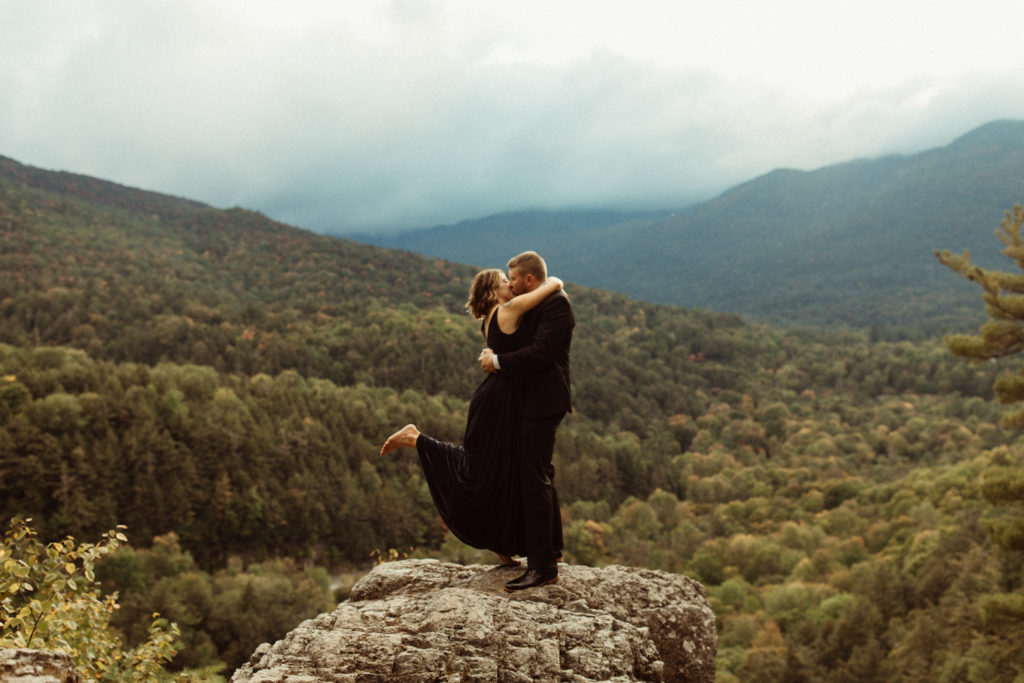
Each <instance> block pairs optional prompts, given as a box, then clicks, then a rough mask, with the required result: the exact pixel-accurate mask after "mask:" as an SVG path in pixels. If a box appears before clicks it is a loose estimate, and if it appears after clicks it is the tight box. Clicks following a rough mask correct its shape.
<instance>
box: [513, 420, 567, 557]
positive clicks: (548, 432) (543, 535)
mask: <svg viewBox="0 0 1024 683" xmlns="http://www.w3.org/2000/svg"><path fill="white" fill-rule="evenodd" d="M563 417H564V415H562V414H559V415H554V416H550V417H543V418H524V420H523V433H522V434H523V435H522V442H521V445H522V449H523V451H522V453H523V458H522V468H521V470H520V481H521V484H522V487H521V493H522V501H523V523H524V526H525V532H526V551H527V555H526V558H527V568H529V569H539V570H544V569H551V568H553V567H555V566H556V562H557V561H558V558H559V557H560V556H561V555H562V511H561V508H560V507H559V505H558V492H557V491H556V490H555V482H554V479H555V466H554V465H553V464H552V462H551V459H552V455H553V454H554V450H555V432H557V431H558V425H559V424H560V423H561V422H562V418H563Z"/></svg>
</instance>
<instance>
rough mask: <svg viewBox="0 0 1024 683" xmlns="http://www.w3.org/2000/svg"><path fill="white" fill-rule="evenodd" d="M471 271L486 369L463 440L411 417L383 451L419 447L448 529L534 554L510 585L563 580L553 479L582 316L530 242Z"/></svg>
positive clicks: (476, 543)
mask: <svg viewBox="0 0 1024 683" xmlns="http://www.w3.org/2000/svg"><path fill="white" fill-rule="evenodd" d="M508 269H509V270H508V277H506V276H505V274H504V273H503V272H502V271H500V270H497V269H490V270H483V271H481V272H480V273H478V274H477V275H476V277H475V278H474V279H473V285H472V287H471V288H470V293H469V301H468V302H467V304H466V306H467V308H468V309H469V311H470V313H471V314H472V315H473V317H475V318H477V319H479V320H481V321H482V322H481V332H482V333H483V336H484V339H485V340H486V343H487V346H486V348H485V349H484V350H483V351H482V352H481V354H480V357H479V358H478V359H477V360H478V361H479V362H480V367H481V369H482V370H483V371H484V372H485V373H487V376H486V377H485V378H484V380H483V381H482V382H481V383H480V385H479V386H478V387H477V389H476V391H475V392H474V394H473V398H472V400H471V401H470V404H469V413H468V416H467V421H466V433H465V437H464V439H463V444H462V445H461V446H456V445H453V444H450V443H446V442H443V441H439V440H437V439H434V438H432V437H430V436H427V435H426V434H422V433H421V432H420V431H419V430H418V429H417V428H416V426H415V425H406V426H405V427H403V428H402V429H400V430H399V431H397V432H395V433H394V434H392V435H391V436H390V437H389V438H388V440H387V441H385V442H384V446H383V447H382V448H381V451H380V453H381V455H384V454H386V453H388V452H390V451H393V450H395V449H397V448H400V447H402V446H410V447H415V448H416V450H417V452H418V453H419V457H420V464H421V465H422V467H423V473H424V476H425V478H426V480H427V484H428V485H429V487H430V493H431V496H432V497H433V499H434V504H435V505H436V506H437V510H438V512H439V513H440V515H441V519H443V520H444V523H445V525H446V526H447V527H448V529H449V530H450V531H451V532H452V533H453V534H455V536H456V537H458V538H459V539H460V540H461V541H463V542H464V543H467V544H468V545H471V546H473V547H475V548H483V549H488V550H493V551H494V552H495V553H497V555H498V557H499V558H500V559H501V561H502V564H505V565H509V566H515V565H518V564H519V563H518V562H517V561H516V560H515V559H513V558H514V557H516V556H520V557H526V558H527V569H526V572H525V573H524V574H523V575H522V576H520V577H518V578H516V579H514V580H512V581H509V582H508V583H507V584H505V589H506V590H509V591H516V590H523V589H526V588H534V587H536V586H543V585H546V584H549V583H554V582H555V581H557V580H558V564H557V563H558V560H559V558H560V557H561V555H562V519H561V511H560V508H559V504H558V494H557V492H556V491H555V485H554V474H555V470H554V466H553V465H552V462H551V460H552V454H553V452H554V447H555V432H556V431H557V429H558V425H559V424H560V423H561V421H562V418H563V417H565V415H566V413H568V412H569V411H570V410H571V409H572V404H571V399H570V395H569V346H570V345H571V343H572V332H573V328H574V327H575V325H576V319H575V316H574V315H573V310H572V306H571V305H570V304H569V299H568V297H566V295H565V293H564V292H563V291H562V281H561V280H559V279H558V278H555V277H550V278H549V277H548V276H547V266H546V265H545V263H544V260H543V259H542V258H541V257H540V256H539V255H538V254H536V253H535V252H532V251H528V252H525V253H523V254H520V255H519V256H516V257H515V258H513V259H512V260H510V261H509V262H508Z"/></svg>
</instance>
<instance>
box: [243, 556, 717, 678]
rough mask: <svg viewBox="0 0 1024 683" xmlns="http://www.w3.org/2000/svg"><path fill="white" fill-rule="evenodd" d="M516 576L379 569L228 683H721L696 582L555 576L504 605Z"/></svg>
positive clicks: (577, 572) (567, 570)
mask: <svg viewBox="0 0 1024 683" xmlns="http://www.w3.org/2000/svg"><path fill="white" fill-rule="evenodd" d="M519 571H520V570H518V569H514V568H504V567H488V566H482V565H473V566H462V565H456V564H449V563H443V562H438V561H436V560H405V561H401V562H389V563H385V564H382V565H379V566H377V567H376V568H375V569H374V570H373V571H371V572H370V573H369V574H367V575H366V576H365V577H363V578H362V579H361V580H360V581H359V582H358V583H356V585H355V586H354V587H353V589H352V593H351V595H350V597H349V599H348V600H347V601H345V602H343V603H341V604H340V605H339V606H338V608H337V609H336V610H335V611H334V612H332V613H330V614H322V615H320V616H319V617H316V618H315V619H311V620H309V621H305V622H303V623H302V624H300V625H299V626H298V627H297V628H296V629H295V630H293V631H292V632H291V633H289V634H288V635H287V636H286V637H285V638H284V639H283V640H280V641H278V642H277V643H275V644H273V645H269V644H267V643H264V644H263V645H261V646H260V647H259V648H257V650H256V652H255V653H254V654H253V655H252V657H251V658H250V661H249V663H248V664H246V665H244V666H242V667H241V668H240V669H239V670H238V671H236V672H235V674H234V676H232V678H231V680H232V682H233V683H243V682H251V683H257V682H260V683H270V682H272V681H280V682H282V683H283V682H285V681H287V682H289V683H313V682H319V681H392V680H396V681H523V682H527V681H579V682H583V681H712V680H714V677H715V653H716V651H717V636H716V632H715V616H714V614H713V613H712V611H711V608H710V606H709V605H708V602H707V598H706V596H705V593H704V587H703V586H701V585H700V584H699V583H697V582H696V581H693V580H692V579H689V578H687V577H685V576H679V575H676V574H669V573H666V572H660V571H653V570H648V569H635V568H630V567H620V566H612V567H607V568H604V569H595V568H592V567H582V566H575V565H559V581H558V583H556V584H553V585H549V586H543V587H541V588H534V589H530V590H526V591H522V592H519V593H506V592H505V591H504V584H505V582H506V581H508V580H509V579H512V578H515V577H516V576H518V572H519Z"/></svg>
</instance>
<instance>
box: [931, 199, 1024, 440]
mask: <svg viewBox="0 0 1024 683" xmlns="http://www.w3.org/2000/svg"><path fill="white" fill-rule="evenodd" d="M1022 225H1024V207H1021V206H1020V205H1019V204H1018V205H1015V206H1014V207H1013V212H1012V213H1011V212H1009V211H1007V212H1006V217H1005V218H1004V219H1003V221H1002V223H1001V224H1000V229H999V230H997V231H996V235H997V236H998V237H999V239H1000V240H1001V241H1002V242H1003V244H1005V245H1006V246H1005V247H1004V248H1003V251H1002V253H1003V254H1004V255H1005V256H1006V257H1007V258H1010V259H1012V260H1013V261H1014V262H1016V264H1017V266H1018V267H1019V268H1021V269H1022V270H1024V238H1022V237H1021V234H1020V232H1021V226H1022ZM935 256H936V257H937V258H938V259H939V261H940V262H942V263H943V264H945V265H946V266H949V267H950V268H952V269H953V270H955V271H956V272H957V273H959V274H960V275H962V276H963V277H965V278H967V279H968V280H970V281H972V282H976V283H978V284H979V285H980V286H981V287H982V288H983V289H984V290H985V291H984V293H983V294H982V295H981V298H982V299H983V300H984V302H985V312H986V313H987V314H988V317H989V320H988V321H987V322H986V323H985V324H984V325H982V326H981V328H980V330H979V332H980V334H978V335H967V334H954V335H949V336H947V337H946V338H945V340H944V341H945V343H946V346H947V347H949V350H950V351H952V352H953V353H955V354H956V355H958V356H961V357H964V358H970V359H973V360H975V361H979V362H980V361H986V360H991V359H995V358H1003V357H1005V356H1012V355H1015V354H1017V353H1020V352H1021V351H1024V273H1005V272H1002V271H998V270H988V269H985V268H981V267H980V266H976V265H973V264H972V263H971V255H970V253H969V252H966V251H965V252H964V253H963V255H956V254H952V253H950V252H949V251H948V250H945V251H942V252H938V251H937V252H935ZM995 391H996V395H997V396H998V397H999V400H1000V402H1002V403H1018V402H1020V401H1021V400H1024V366H1022V367H1021V369H1020V370H1018V371H1017V373H1016V374H1013V375H1004V376H1002V377H1000V378H999V379H998V380H996V383H995ZM1003 424H1004V425H1006V426H1007V427H1013V428H1017V429H1020V428H1024V408H1020V409H1018V410H1016V411H1013V412H1009V413H1007V414H1006V415H1004V416H1003Z"/></svg>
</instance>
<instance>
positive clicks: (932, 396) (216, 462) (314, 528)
mask: <svg viewBox="0 0 1024 683" xmlns="http://www.w3.org/2000/svg"><path fill="white" fill-rule="evenodd" d="M1006 208H1008V207H1006ZM751 210H755V209H753V208H752V209H751ZM0 237H2V245H3V248H2V251H0V517H2V518H3V519H5V520H6V519H8V518H10V517H12V516H15V515H23V516H31V517H32V518H33V519H34V524H36V525H37V527H38V528H39V529H40V531H41V532H42V533H43V535H44V536H46V537H50V538H52V537H57V536H59V535H63V534H68V533H70V534H74V535H75V536H76V537H82V538H88V537H90V536H93V535H96V534H98V533H101V532H102V531H104V530H106V529H109V528H112V527H113V526H114V525H116V524H118V523H123V524H126V525H127V526H128V530H127V532H126V533H127V534H128V537H129V540H130V542H131V544H132V548H131V549H130V550H129V551H126V552H121V551H119V553H118V554H117V555H116V556H115V557H114V558H113V561H112V562H111V563H109V564H108V565H107V566H106V569H105V570H104V572H103V576H104V577H105V580H106V581H107V582H108V586H109V587H111V588H115V587H116V588H118V589H119V590H120V591H121V593H122V599H123V601H124V602H125V603H126V605H127V606H128V607H127V609H125V610H124V611H125V614H124V615H123V624H122V625H123V627H124V628H125V630H126V632H128V633H137V632H138V630H139V628H140V626H139V620H144V619H147V618H148V617H149V613H150V612H151V611H152V610H153V609H159V610H160V611H161V613H163V614H165V615H166V616H168V617H170V618H172V619H175V620H177V621H179V623H180V624H181V625H182V626H183V628H182V630H183V633H184V635H185V638H186V641H187V649H186V650H185V651H183V653H182V654H181V655H180V656H179V659H178V660H177V664H178V665H189V666H202V665H208V664H212V663H214V662H216V661H224V662H227V663H228V664H229V665H230V666H235V665H237V663H238V662H240V661H241V660H242V659H244V658H245V657H246V656H247V655H248V652H249V651H251V647H252V646H253V645H254V641H255V642H257V643H258V642H260V639H270V638H272V637H275V636H274V635H273V634H272V633H268V632H266V631H260V630H257V629H256V628H255V627H253V628H250V629H249V630H246V629H245V628H243V627H242V626H244V625H246V624H249V622H247V621H245V619H251V620H252V623H253V624H255V623H256V621H257V620H258V619H264V620H270V615H288V616H287V617H283V616H282V617H280V618H279V619H278V620H277V621H278V624H280V622H281V620H283V619H285V618H293V619H295V620H296V621H297V620H298V619H300V618H303V616H309V615H311V614H312V613H316V612H317V611H320V610H322V609H324V607H323V603H322V600H323V597H322V591H321V592H319V593H318V589H317V588H316V586H317V585H318V583H317V582H318V581H320V580H321V579H318V575H317V574H316V573H315V572H313V573H307V574H303V572H302V569H301V566H302V563H310V564H312V565H318V566H322V567H327V568H330V569H331V570H332V571H337V570H339V569H341V568H348V569H349V570H350V571H358V570H359V569H360V568H365V567H366V566H367V565H368V563H370V562H372V561H374V560H373V557H374V556H383V557H388V556H396V555H407V554H408V555H424V556H437V557H446V558H450V559H463V560H467V561H469V560H476V559H479V560H482V561H490V558H488V557H487V556H486V554H482V553H476V552H475V551H472V550H471V549H468V548H465V547H463V546H461V544H459V543H457V542H456V541H454V540H453V539H452V538H450V537H449V536H447V535H446V534H445V532H444V530H443V528H442V527H441V526H440V524H439V522H438V520H437V518H436V515H435V514H434V511H433V509H432V506H431V503H430V498H429V493H428V492H427V490H426V488H425V485H424V483H423V481H422V479H421V477H420V475H419V467H418V464H417V462H416V459H415V456H414V455H413V454H412V453H411V452H408V451H404V452H399V453H396V454H394V455H391V456H389V457H387V458H384V459H381V458H379V457H377V455H376V452H377V449H378V448H379V444H380V442H381V441H382V439H383V438H384V437H385V436H386V435H387V434H389V433H390V432H391V431H392V430H393V429H394V428H395V427H397V426H400V425H402V424H404V423H406V422H410V421H414V422H416V423H417V424H418V425H419V426H420V427H421V429H423V430H424V431H427V432H428V433H431V434H435V435H437V436H439V437H441V438H445V439H454V440H457V439H459V438H460V436H461V431H462V428H463V424H464V420H465V410H466V405H467V401H468V398H469V396H470V394H471V392H472V388H473V387H474V386H475V384H476V382H478V381H479V369H478V367H477V366H476V365H475V363H474V362H473V359H474V358H475V357H476V354H477V352H478V351H479V348H480V338H479V332H478V331H477V327H476V323H475V322H474V321H472V320H471V319H470V318H469V317H468V316H467V315H466V314H465V313H464V312H463V311H462V305H463V301H464V298H465V292H466V290H467V288H468V285H469V281H470V279H471V277H472V274H473V272H474V269H473V268H471V267H468V266H463V265H456V264H452V263H449V262H445V261H440V260H432V259H428V258H424V257H420V256H416V255H413V254H410V253H407V252H397V251H389V250H386V249H382V248H377V247H371V246H366V245H360V244H357V243H355V242H351V241H347V240H338V239H332V238H329V237H324V236H318V235H314V234H311V233H308V232H305V231H302V230H299V229H296V228H292V227H288V226H283V225H280V224H277V223H274V222H273V221H270V220H269V219H267V218H265V217H263V216H260V215H258V214H254V213H252V212H249V211H245V210H241V209H234V210H229V211H223V210H216V209H212V208H210V207H206V206H203V205H201V204H197V203H194V202H189V201H186V200H178V199H174V198H168V197H163V196H161V195H157V194H153V193H143V192H138V191H135V190H131V189H129V188H123V187H120V186H116V185H112V184H109V183H104V182H102V181H97V180H93V179H88V178H82V177H79V176H73V175H69V174H52V173H47V172H42V171H38V170H36V169H30V168H27V167H24V166H21V165H19V164H17V163H15V162H13V161H10V160H4V161H2V162H0ZM993 239H994V238H993ZM932 246H933V245H930V244H929V245H922V248H923V249H924V250H925V251H926V252H928V253H929V254H930V253H931V252H930V249H931V247H932ZM551 265H552V268H553V271H554V272H556V273H560V272H561V271H560V270H559V262H558V261H557V260H555V259H552V260H551ZM950 277H951V279H954V280H955V279H956V278H955V276H950ZM568 289H569V292H570V295H571V296H572V298H573V302H574V306H575V308H576V315H577V320H578V323H579V325H578V328H577V334H576V337H575V340H574V345H573V372H574V379H575V386H574V400H575V405H576V412H575V413H574V414H573V415H572V416H570V417H569V418H568V419H567V420H566V422H565V423H564V425H563V427H562V428H561V430H560V431H559V436H558V443H557V446H556V468H557V472H558V474H557V482H558V485H559V493H560V496H561V500H562V503H563V517H564V520H565V530H566V541H567V547H566V559H567V561H570V562H578V563H589V564H606V563H625V564H632V565H639V566H648V567H653V568H658V569H666V570H669V571H678V572H685V573H687V574H690V575H693V576H695V577H696V578H698V579H700V580H701V581H703V582H704V583H705V585H706V586H707V587H708V591H709V594H710V596H711V597H712V600H713V605H714V607H715V610H716V614H717V615H718V616H719V620H720V644H719V645H720V646H719V679H720V680H723V681H728V680H737V679H738V680H756V679H759V680H763V679H766V678H767V679H769V680H783V679H788V680H822V679H824V678H827V677H830V678H833V679H836V680H858V681H865V680H894V679H901V678H902V679H906V680H942V679H945V680H974V681H992V680H1013V677H1014V675H1016V672H1019V671H1020V669H1021V662H1022V661H1024V645H1022V643H1024V633H1022V628H1024V627H1022V625H1021V624H1022V623H1024V592H1022V583H1024V576H1022V569H1021V567H1022V559H1024V511H1022V509H1021V506H1022V503H1021V498H1022V496H1024V484H1022V481H1024V480H1022V479H1021V476H1020V472H1021V467H1022V465H1024V445H1022V443H1021V441H1020V439H1019V437H1018V436H1017V434H1016V433H1011V432H1007V431H1005V430H1003V429H1001V428H1000V427H999V426H998V418H999V414H1000V407H999V406H997V405H994V404H993V403H992V402H991V400H990V399H991V386H992V382H993V380H994V379H995V378H996V376H997V375H998V374H999V373H1000V372H1001V370H1002V365H1001V364H999V363H991V364H985V365H981V366H970V365H967V364H965V363H963V362H962V361H960V360H958V359H956V358H954V357H953V356H952V355H950V354H949V353H948V352H946V351H945V350H944V348H943V347H942V345H941V344H940V343H939V342H938V341H937V340H930V341H922V342H918V343H910V342H906V341H904V342H871V341H870V340H869V338H868V336H867V335H866V334H862V333H858V332H849V331H846V332H843V331H837V332H833V333H830V332H825V331H819V332H807V331H799V330H788V329H776V328H772V327H769V326H766V325H763V324H750V323H747V322H744V321H743V320H742V319H740V318H738V317H736V316H733V315H727V314H720V313H716V312H710V311H707V310H687V309H682V308H677V307H673V306H668V305H659V304H652V303H644V302H639V301H635V300H632V299H630V298H628V297H626V296H624V295H620V294H614V293H610V292H607V291H600V290H595V289H590V288H586V287H582V286H579V285H574V284H572V283H571V282H570V284H569V285H568ZM154 537H157V538H156V539H155V540H154ZM284 558H287V559H284ZM296 563H298V564H296ZM229 610H231V611H232V614H235V612H236V611H237V613H238V614H244V615H247V616H245V619H242V618H241V617H239V619H238V620H237V621H229V620H226V619H225V617H224V614H225V612H227V611H229ZM303 610H306V612H305V613H304V612H303ZM285 630H287V628H285Z"/></svg>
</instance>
